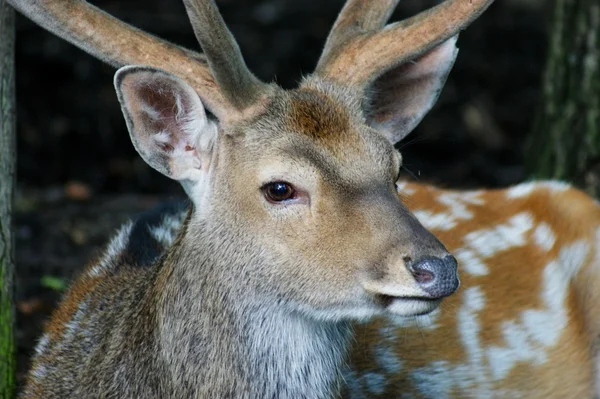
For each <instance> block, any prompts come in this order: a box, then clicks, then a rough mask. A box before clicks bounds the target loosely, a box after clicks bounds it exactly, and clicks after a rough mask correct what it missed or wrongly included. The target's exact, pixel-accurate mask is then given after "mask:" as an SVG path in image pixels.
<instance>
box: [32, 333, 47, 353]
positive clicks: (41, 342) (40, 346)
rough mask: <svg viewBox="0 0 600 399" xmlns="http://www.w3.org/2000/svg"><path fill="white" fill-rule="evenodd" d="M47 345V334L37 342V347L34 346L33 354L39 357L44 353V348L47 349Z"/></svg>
mask: <svg viewBox="0 0 600 399" xmlns="http://www.w3.org/2000/svg"><path fill="white" fill-rule="evenodd" d="M49 343H50V337H49V336H48V334H44V335H42V337H41V338H40V340H39V341H38V343H37V345H36V346H35V353H36V354H37V355H41V354H42V353H44V351H45V350H46V348H48V344H49Z"/></svg>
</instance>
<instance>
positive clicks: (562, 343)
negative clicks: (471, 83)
mask: <svg viewBox="0 0 600 399" xmlns="http://www.w3.org/2000/svg"><path fill="white" fill-rule="evenodd" d="M399 188H400V193H401V195H402V197H403V198H405V200H406V201H407V202H408V203H409V204H410V208H411V209H413V210H414V211H415V213H417V214H418V215H420V217H421V221H422V222H423V223H424V224H425V225H428V223H432V222H431V220H427V219H426V217H427V216H426V215H430V216H429V217H430V218H432V219H434V220H435V218H436V217H437V216H435V215H438V214H440V213H447V217H448V220H451V222H450V223H454V224H453V226H452V227H451V228H448V227H446V226H442V227H440V228H438V229H436V228H435V227H431V226H430V227H431V228H432V229H433V230H434V231H435V232H436V233H437V234H438V236H439V237H440V238H441V239H442V240H443V242H444V243H445V244H446V245H447V246H448V247H449V248H450V249H451V250H453V251H455V253H456V254H457V257H458V259H459V260H460V268H461V270H462V274H461V276H462V288H461V289H460V291H459V292H458V293H457V294H456V295H454V296H453V297H451V298H449V299H447V300H446V302H445V303H444V304H443V305H442V307H441V308H440V309H438V310H436V311H434V312H432V313H430V314H428V315H424V316H419V317H410V318H395V319H389V320H385V319H378V320H375V321H373V322H369V323H366V324H364V323H361V324H357V325H355V326H354V328H355V337H354V342H355V343H354V349H353V351H352V352H351V356H350V362H349V364H350V367H349V369H348V370H347V371H346V372H345V376H344V382H345V393H344V397H347V398H435V399H438V398H556V399H559V398H567V397H573V398H575V397H577V398H592V397H594V394H595V393H596V392H597V389H598V388H597V382H598V380H597V378H598V377H597V375H598V372H597V369H596V367H597V362H598V360H597V359H598V356H597V352H596V351H597V338H598V335H599V333H600V329H599V328H600V320H599V317H598V316H597V315H598V303H600V302H598V296H599V295H600V293H598V292H597V290H595V289H594V288H593V287H594V286H595V284H596V283H598V282H600V281H599V278H600V248H598V243H599V242H600V208H599V206H598V205H597V204H596V203H595V202H594V201H593V200H591V199H590V198H588V197H587V196H585V195H584V194H582V193H580V192H579V191H577V190H574V189H572V188H569V187H568V186H566V185H562V184H557V183H553V182H550V183H549V182H540V183H525V184H521V185H518V186H515V187H512V188H510V189H507V190H492V191H485V192H484V191H476V192H465V193H462V192H454V191H448V190H440V189H437V188H435V187H432V186H427V185H419V184H414V183H406V182H403V183H401V184H399ZM448 198H451V199H452V200H448ZM459 204H460V205H459ZM184 209H185V204H184V203H181V204H180V206H174V207H171V208H170V209H168V208H163V209H159V210H158V213H150V214H148V216H151V217H148V216H147V217H144V218H140V219H138V220H137V221H136V222H135V223H134V224H133V227H132V228H127V225H126V227H125V228H124V229H122V230H121V232H122V231H128V232H129V233H130V234H132V232H135V231H138V232H140V233H141V232H146V234H147V237H146V238H151V237H155V238H156V237H157V236H159V237H161V239H156V240H155V241H154V242H152V241H146V243H147V245H149V246H151V247H152V246H155V251H154V252H153V253H154V254H155V257H158V256H160V255H159V254H160V253H163V252H164V251H165V250H166V249H167V248H168V246H170V245H171V244H173V241H174V237H175V236H176V230H178V229H179V228H180V227H181V226H182V224H183V222H184V219H185V215H186V211H185V210H184ZM467 214H468V215H469V217H468V218H467V217H465V216H466V215H467ZM575 221H577V222H575ZM435 223H438V222H437V221H436V222H435ZM157 231H161V232H166V231H169V232H170V233H169V234H164V233H161V234H157V233H156V232H157ZM131 240H132V238H131V237H129V239H128V240H126V239H123V237H122V235H121V233H119V234H117V236H116V238H115V239H113V241H112V242H111V244H110V246H109V250H108V251H107V252H106V257H105V258H103V259H104V263H105V264H107V265H112V266H110V267H109V269H110V268H113V269H114V268H117V267H118V265H119V264H120V262H121V259H124V258H128V259H130V260H135V259H136V257H135V256H136V255H135V254H132V253H131V252H129V255H125V254H127V253H128V251H130V250H129V249H128V242H131ZM141 253H142V252H140V251H138V252H137V256H140V258H139V259H143V256H141V255H140V254H141ZM138 263H140V264H143V263H144V262H143V261H140V262H138ZM89 270H90V269H88V273H89ZM75 295H76V297H77V298H78V300H80V301H81V298H80V295H78V294H77V293H75ZM84 306H85V305H84ZM69 309H72V310H70V311H69V315H68V316H69V317H70V319H69V322H68V323H71V327H70V328H71V329H73V328H74V327H75V326H74V325H73V324H74V323H77V322H79V318H78V317H77V315H76V313H77V309H75V308H69ZM66 318H68V317H66V316H63V315H62V314H61V313H59V314H57V315H56V316H55V320H54V321H53V324H57V325H59V326H61V327H60V328H61V331H63V333H64V330H65V329H68V328H69V327H68V326H66V324H67V323H64V320H65V319H66ZM54 341H57V342H56V343H55V342H54ZM59 341H60V339H59V338H58V337H56V336H53V335H52V330H50V332H49V333H46V334H45V335H44V336H43V337H42V338H41V339H40V341H39V344H38V347H37V350H36V355H37V358H38V359H42V360H43V359H44V357H49V356H51V354H52V353H53V351H55V349H52V348H53V347H54V345H57V344H58V345H59ZM48 367H50V366H48V365H47V364H45V363H43V362H42V361H40V360H37V361H36V362H35V363H34V367H33V369H32V376H31V379H32V380H35V379H37V378H40V377H42V376H43V375H44V373H47V372H48ZM30 389H35V384H31V385H30Z"/></svg>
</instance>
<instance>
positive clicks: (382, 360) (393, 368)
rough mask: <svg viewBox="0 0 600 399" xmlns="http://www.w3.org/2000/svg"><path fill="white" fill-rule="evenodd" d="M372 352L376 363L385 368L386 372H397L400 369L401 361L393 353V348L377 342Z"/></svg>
mask: <svg viewBox="0 0 600 399" xmlns="http://www.w3.org/2000/svg"><path fill="white" fill-rule="evenodd" d="M384 342H387V341H384ZM374 352H375V353H374V357H375V361H376V362H377V365H378V366H379V367H381V369H383V370H385V372H386V373H388V374H398V373H399V372H400V371H401V370H402V367H403V362H402V360H401V359H400V358H399V357H398V356H396V354H395V353H394V348H391V347H388V346H385V345H382V344H380V343H377V344H376V348H375V350H374Z"/></svg>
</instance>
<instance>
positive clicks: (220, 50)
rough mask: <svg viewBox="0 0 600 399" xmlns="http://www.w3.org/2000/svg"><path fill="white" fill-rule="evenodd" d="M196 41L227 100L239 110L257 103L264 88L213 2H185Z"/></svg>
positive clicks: (197, 0) (191, 0)
mask: <svg viewBox="0 0 600 399" xmlns="http://www.w3.org/2000/svg"><path fill="white" fill-rule="evenodd" d="M183 3H184V4H185V8H186V10H187V13H188V16H189V18H190V22H191V23H192V28H193V29H194V33H195V34H196V39H198V41H199V42H200V45H201V46H202V50H204V54H206V58H207V59H208V63H209V65H210V67H211V70H212V71H213V73H214V75H215V79H216V80H217V83H218V85H219V87H220V88H221V90H222V91H223V93H224V94H225V95H226V96H227V97H228V100H229V101H230V102H231V103H233V104H236V105H237V106H238V107H239V108H244V107H245V106H246V105H247V104H248V103H253V102H254V101H255V100H257V99H258V97H259V96H260V93H261V92H262V91H263V89H264V87H265V84H264V83H262V82H261V81H259V80H258V79H257V78H256V77H255V76H254V75H253V74H252V73H251V72H250V70H249V69H248V67H247V66H246V63H245V61H244V58H243V57H242V53H241V52H240V48H239V46H238V45H237V43H236V41H235V39H234V37H233V35H232V34H231V32H230V31H229V29H228V28H227V25H225V21H223V17H221V14H220V13H219V10H218V9H217V6H216V4H215V2H214V1H213V0H210V1H202V0H183Z"/></svg>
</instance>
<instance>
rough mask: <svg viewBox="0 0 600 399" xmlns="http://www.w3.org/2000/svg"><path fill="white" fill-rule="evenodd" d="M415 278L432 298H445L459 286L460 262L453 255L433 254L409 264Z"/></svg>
mask: <svg viewBox="0 0 600 399" xmlns="http://www.w3.org/2000/svg"><path fill="white" fill-rule="evenodd" d="M409 268H410V271H411V272H412V274H413V276H414V277H415V280H416V281H417V283H419V285H420V286H421V288H422V289H423V291H425V292H426V293H428V294H429V295H431V297H432V298H443V297H445V296H448V295H450V294H452V293H453V292H454V291H456V289H457V288H458V285H459V284H460V281H459V280H458V264H457V263H456V259H454V257H453V256H450V255H447V256H445V257H444V258H435V257H433V256H431V257H427V258H423V259H421V260H419V261H417V262H414V263H411V264H409Z"/></svg>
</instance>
